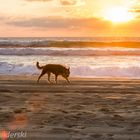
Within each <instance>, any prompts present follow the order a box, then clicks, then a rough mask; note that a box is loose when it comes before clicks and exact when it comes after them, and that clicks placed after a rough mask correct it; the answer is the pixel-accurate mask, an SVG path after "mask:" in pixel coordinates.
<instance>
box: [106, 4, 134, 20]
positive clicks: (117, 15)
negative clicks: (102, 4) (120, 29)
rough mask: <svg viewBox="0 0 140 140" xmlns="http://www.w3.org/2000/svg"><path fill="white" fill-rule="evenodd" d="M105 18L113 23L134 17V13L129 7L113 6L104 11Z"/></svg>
mask: <svg viewBox="0 0 140 140" xmlns="http://www.w3.org/2000/svg"><path fill="white" fill-rule="evenodd" d="M104 18H105V20H109V21H111V22H113V23H123V22H128V21H130V20H132V19H134V15H133V14H132V13H131V12H129V10H128V8H123V7H111V8H109V9H107V10H106V11H105V12H104Z"/></svg>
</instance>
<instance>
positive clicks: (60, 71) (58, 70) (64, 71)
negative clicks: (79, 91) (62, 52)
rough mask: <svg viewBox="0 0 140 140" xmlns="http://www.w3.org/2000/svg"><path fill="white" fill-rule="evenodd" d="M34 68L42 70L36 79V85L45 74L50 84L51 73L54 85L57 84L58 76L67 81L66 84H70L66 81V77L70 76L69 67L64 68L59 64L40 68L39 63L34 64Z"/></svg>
mask: <svg viewBox="0 0 140 140" xmlns="http://www.w3.org/2000/svg"><path fill="white" fill-rule="evenodd" d="M36 67H37V68H38V69H42V72H41V74H40V76H39V77H38V80H37V82H38V83H39V80H40V78H41V77H42V76H43V75H44V74H46V73H47V74H48V81H49V82H50V83H51V81H50V76H51V73H53V74H54V75H55V82H56V84H57V77H58V76H59V75H61V76H62V77H64V78H65V79H66V80H67V82H68V83H70V81H69V79H68V77H69V75H70V67H69V68H66V67H65V66H63V65H60V64H47V65H44V66H40V65H39V62H36Z"/></svg>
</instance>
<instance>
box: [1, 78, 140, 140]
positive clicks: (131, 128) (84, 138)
mask: <svg viewBox="0 0 140 140" xmlns="http://www.w3.org/2000/svg"><path fill="white" fill-rule="evenodd" d="M45 78H46V77H44V78H43V79H42V80H41V81H40V83H39V84H37V83H36V79H37V76H33V77H31V76H0V129H1V130H6V131H23V130H24V131H25V132H27V136H26V138H23V139H26V140H140V80H129V79H82V78H75V79H74V78H71V84H70V85H68V84H67V83H66V81H64V80H59V81H58V84H57V85H55V84H48V83H47V82H46V79H45Z"/></svg>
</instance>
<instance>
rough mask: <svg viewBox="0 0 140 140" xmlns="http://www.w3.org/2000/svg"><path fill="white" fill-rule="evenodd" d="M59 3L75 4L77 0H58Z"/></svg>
mask: <svg viewBox="0 0 140 140" xmlns="http://www.w3.org/2000/svg"><path fill="white" fill-rule="evenodd" d="M60 3H61V4H62V5H75V4H76V3H77V0H60Z"/></svg>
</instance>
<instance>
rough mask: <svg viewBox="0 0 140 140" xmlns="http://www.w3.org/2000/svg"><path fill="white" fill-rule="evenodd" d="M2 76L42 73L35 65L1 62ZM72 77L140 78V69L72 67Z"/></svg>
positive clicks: (0, 71)
mask: <svg viewBox="0 0 140 140" xmlns="http://www.w3.org/2000/svg"><path fill="white" fill-rule="evenodd" d="M0 67H1V69H0V74H3V75H5V74H6V75H20V74H27V75H36V74H39V73H40V71H39V70H38V69H37V68H36V67H35V66H34V65H23V64H10V63H7V62H0ZM71 76H72V77H129V78H140V67H135V66H131V67H117V66H115V67H106V66H104V67H92V66H72V67H71Z"/></svg>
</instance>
